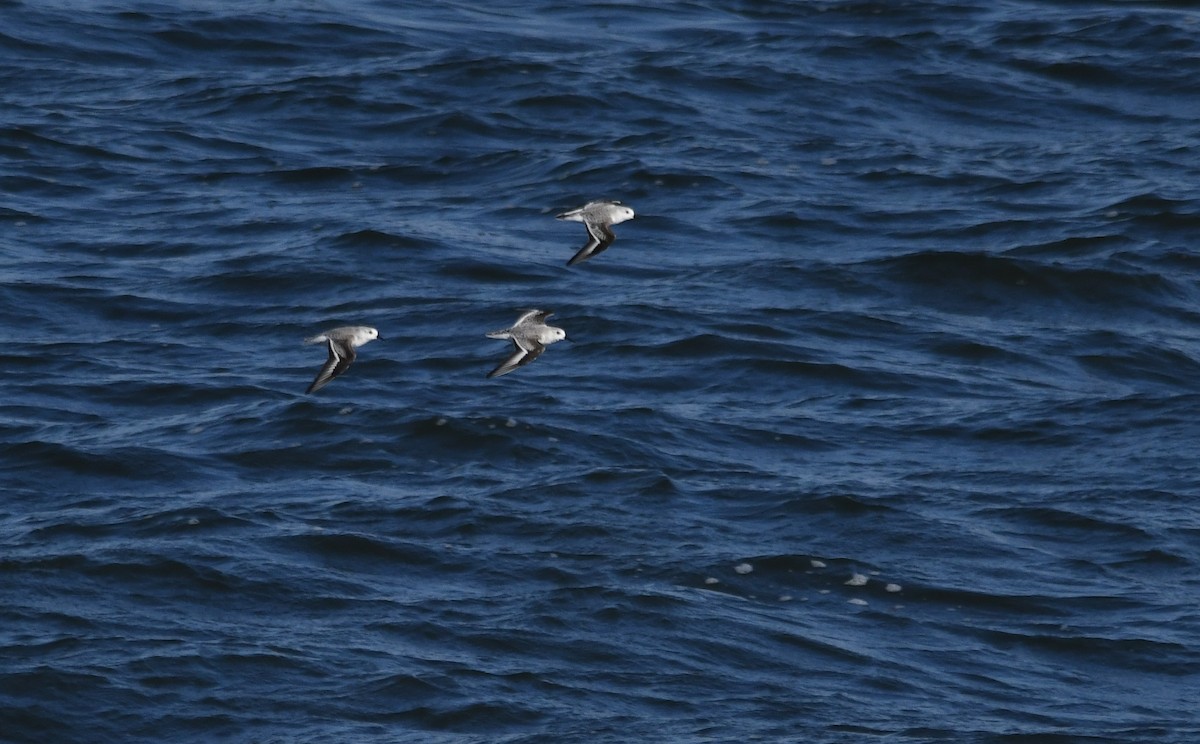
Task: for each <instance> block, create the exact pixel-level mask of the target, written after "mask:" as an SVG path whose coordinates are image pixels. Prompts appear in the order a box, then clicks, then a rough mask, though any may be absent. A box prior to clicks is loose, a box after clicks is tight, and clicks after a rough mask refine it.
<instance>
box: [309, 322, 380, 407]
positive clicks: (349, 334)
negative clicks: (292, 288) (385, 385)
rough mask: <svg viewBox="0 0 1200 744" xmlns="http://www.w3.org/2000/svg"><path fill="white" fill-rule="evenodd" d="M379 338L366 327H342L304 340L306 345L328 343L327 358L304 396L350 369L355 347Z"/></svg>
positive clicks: (371, 329) (355, 354) (377, 334)
mask: <svg viewBox="0 0 1200 744" xmlns="http://www.w3.org/2000/svg"><path fill="white" fill-rule="evenodd" d="M377 338H379V331H377V330H375V329H374V328H370V327H368V326H342V327H341V328H332V329H330V330H328V331H325V332H324V333H319V334H317V335H316V336H313V337H312V338H306V339H304V343H306V344H319V343H321V342H322V341H326V342H328V343H329V358H328V359H326V360H325V364H324V365H323V366H322V367H321V371H320V372H318V373H317V377H316V379H314V380H313V381H312V384H311V385H309V386H308V390H305V391H304V392H305V394H308V393H315V392H316V391H318V390H320V389H321V388H323V387H325V386H326V385H328V384H329V381H330V380H332V379H333V378H335V377H337V376H338V375H340V374H342V373H343V372H345V371H346V370H347V369H349V368H350V363H351V362H353V361H354V358H355V357H356V356H358V354H357V353H356V352H355V351H354V350H355V349H356V348H357V347H359V346H362V345H363V344H365V343H367V342H368V341H371V340H373V339H377Z"/></svg>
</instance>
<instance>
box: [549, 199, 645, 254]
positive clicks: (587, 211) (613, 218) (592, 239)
mask: <svg viewBox="0 0 1200 744" xmlns="http://www.w3.org/2000/svg"><path fill="white" fill-rule="evenodd" d="M558 219H560V220H570V221H571V222H582V223H583V225H584V227H586V228H587V231H588V242H587V244H586V245H585V246H583V247H582V248H580V249H579V252H577V253H576V254H575V255H574V256H572V257H571V260H570V261H567V266H574V265H575V264H577V263H580V262H581V261H586V260H588V259H589V258H591V257H592V256H594V255H596V254H597V253H599V252H601V251H603V250H604V249H605V248H607V247H609V246H610V245H612V242H613V241H614V240H616V239H617V236H616V235H613V231H612V226H613V225H617V224H620V223H622V222H625V221H626V220H632V219H633V210H632V209H630V208H629V207H627V206H625V205H624V204H622V203H621V202H619V201H590V202H588V203H587V204H584V205H583V206H582V207H580V208H579V209H572V210H571V211H569V212H563V213H562V214H560V215H558Z"/></svg>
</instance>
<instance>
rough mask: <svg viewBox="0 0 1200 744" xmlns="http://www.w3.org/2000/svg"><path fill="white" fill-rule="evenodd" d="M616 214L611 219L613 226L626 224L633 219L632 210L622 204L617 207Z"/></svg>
mask: <svg viewBox="0 0 1200 744" xmlns="http://www.w3.org/2000/svg"><path fill="white" fill-rule="evenodd" d="M616 212H617V213H616V214H615V215H614V219H613V224H614V225H615V224H617V223H618V222H626V221H628V220H632V219H633V210H632V209H631V208H629V207H627V206H625V205H623V204H622V205H621V206H619V207H617V210H616Z"/></svg>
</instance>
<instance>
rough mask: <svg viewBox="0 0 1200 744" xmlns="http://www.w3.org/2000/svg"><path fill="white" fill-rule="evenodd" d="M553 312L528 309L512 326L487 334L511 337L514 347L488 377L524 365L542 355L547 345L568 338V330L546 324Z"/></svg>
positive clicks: (502, 373) (493, 336)
mask: <svg viewBox="0 0 1200 744" xmlns="http://www.w3.org/2000/svg"><path fill="white" fill-rule="evenodd" d="M553 314H554V313H553V312H551V311H549V310H526V311H525V312H524V313H522V314H521V317H519V318H517V322H516V323H513V326H512V328H506V329H504V330H502V331H492V332H491V333H489V334H487V337H488V338H499V339H509V340H511V341H512V342H513V347H514V349H513V353H512V354H511V355H510V356H509V357H508V358H507V359H505V360H504V361H503V362H501V363H500V365H499V366H498V367H496V368H495V369H493V370H492V371H491V372H488V377H499V376H500V375H506V374H508V373H509V372H512V371H513V370H514V369H516V368H517V367H523V366H525V365H526V364H529V363H530V362H532V361H533V360H534V359H537V358H538V357H539V356H541V354H542V352H543V351H545V350H546V347H547V346H549V345H550V344H552V343H554V342H556V341H562V340H563V339H564V338H566V337H567V332H566V331H564V330H563V329H561V328H556V327H554V326H549V325H546V318H549V317H550V316H551V315H553Z"/></svg>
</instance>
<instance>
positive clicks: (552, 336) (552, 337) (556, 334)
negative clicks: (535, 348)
mask: <svg viewBox="0 0 1200 744" xmlns="http://www.w3.org/2000/svg"><path fill="white" fill-rule="evenodd" d="M546 329H547V330H548V331H549V333H547V334H546V338H545V339H544V340H543V341H542V343H544V344H552V343H554V342H555V341H562V340H563V339H565V338H566V337H567V332H566V331H564V330H563V329H561V328H558V327H556V326H546Z"/></svg>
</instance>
